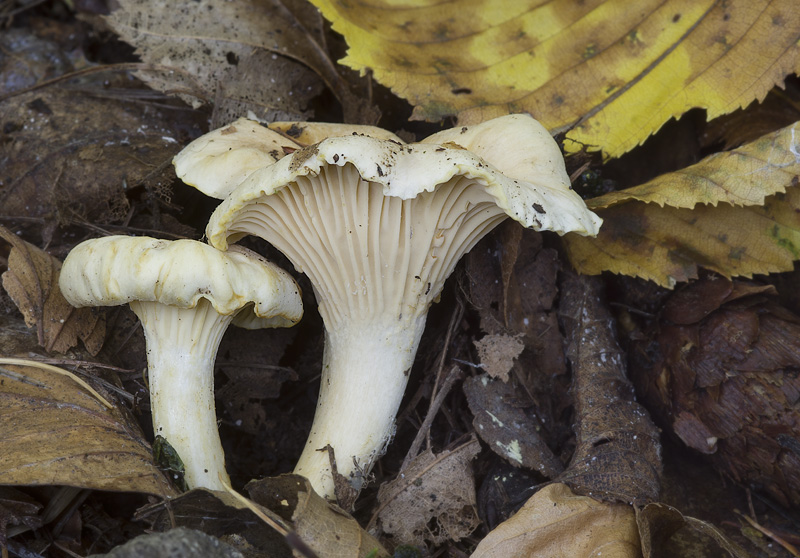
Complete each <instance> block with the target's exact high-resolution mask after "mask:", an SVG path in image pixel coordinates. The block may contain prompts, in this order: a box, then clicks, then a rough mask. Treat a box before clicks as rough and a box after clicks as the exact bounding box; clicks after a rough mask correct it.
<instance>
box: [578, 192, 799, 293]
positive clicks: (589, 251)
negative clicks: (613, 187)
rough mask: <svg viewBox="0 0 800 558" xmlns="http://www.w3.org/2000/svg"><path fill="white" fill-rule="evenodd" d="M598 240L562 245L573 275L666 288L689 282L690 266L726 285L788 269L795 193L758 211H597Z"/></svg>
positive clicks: (794, 249)
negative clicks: (630, 278)
mask: <svg viewBox="0 0 800 558" xmlns="http://www.w3.org/2000/svg"><path fill="white" fill-rule="evenodd" d="M597 214H598V215H600V216H601V217H602V218H603V219H604V221H605V222H604V223H603V227H602V228H601V229H600V234H598V235H597V238H594V239H584V238H583V237H578V235H574V234H569V235H566V236H565V237H564V242H565V246H566V248H567V252H568V254H569V258H570V260H571V261H572V264H573V265H574V266H575V268H576V270H577V271H578V272H580V273H586V274H590V275H597V274H599V273H601V272H603V271H612V272H614V273H621V274H625V275H634V276H636V277H642V278H644V279H650V280H652V281H655V282H656V283H658V284H660V285H662V286H665V287H672V286H674V285H675V283H676V282H679V281H686V280H688V279H690V278H693V277H697V268H698V266H702V267H705V268H707V269H710V270H713V271H716V272H718V273H720V274H722V275H725V276H726V277H731V276H736V275H744V276H746V277H750V276H752V274H754V273H772V272H777V271H788V270H791V269H792V262H793V261H794V260H796V259H800V186H797V185H796V181H795V182H794V185H792V186H791V187H789V188H787V189H786V193H785V194H782V193H779V194H775V195H773V196H770V197H768V198H766V200H765V202H764V205H763V206H745V207H739V206H732V205H728V204H721V205H719V206H717V207H711V206H697V207H695V208H694V209H677V208H672V207H663V208H662V207H659V206H658V205H656V204H652V203H642V202H639V201H631V202H627V203H622V204H619V205H615V206H613V207H609V208H607V209H600V210H598V211H597Z"/></svg>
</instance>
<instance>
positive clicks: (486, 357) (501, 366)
mask: <svg viewBox="0 0 800 558" xmlns="http://www.w3.org/2000/svg"><path fill="white" fill-rule="evenodd" d="M523 335H524V334H521V333H520V334H517V335H504V334H500V335H491V334H490V335H486V336H484V337H482V338H481V339H480V340H478V341H475V342H474V343H475V348H476V349H478V357H479V358H480V359H481V365H482V367H483V369H484V370H486V372H487V373H488V374H489V376H491V377H492V378H498V379H500V380H502V381H504V382H507V381H508V374H509V372H511V368H512V367H513V366H514V359H516V358H517V357H518V356H519V355H520V353H522V351H523V350H524V349H525V344H524V343H523V342H522V340H521V339H520V338H521V337H522V336H523Z"/></svg>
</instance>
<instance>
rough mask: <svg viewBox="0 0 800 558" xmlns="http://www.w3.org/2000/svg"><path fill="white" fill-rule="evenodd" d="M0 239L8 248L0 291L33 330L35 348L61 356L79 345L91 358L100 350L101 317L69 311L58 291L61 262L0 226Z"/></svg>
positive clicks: (90, 312)
mask: <svg viewBox="0 0 800 558" xmlns="http://www.w3.org/2000/svg"><path fill="white" fill-rule="evenodd" d="M0 238H2V239H4V240H5V241H6V242H8V243H9V244H11V246H12V248H11V253H10V254H9V257H8V271H6V272H5V273H3V276H2V282H3V288H4V289H5V290H6V292H7V293H8V295H9V296H10V297H11V300H13V301H14V304H16V305H17V308H19V311H20V312H22V315H23V316H24V317H25V323H26V324H28V326H29V327H36V330H37V334H38V338H39V344H40V345H41V346H42V347H44V348H45V349H46V350H47V351H48V352H50V351H55V352H57V353H64V352H66V351H67V350H68V349H70V348H72V347H74V346H75V345H77V344H78V339H80V340H81V341H83V344H84V345H85V346H86V350H87V351H89V353H90V354H92V355H95V354H97V353H98V352H99V351H100V348H101V347H102V346H103V339H104V338H105V332H106V320H105V314H104V313H102V312H98V311H95V310H94V309H92V308H81V309H77V308H73V307H72V306H71V305H70V304H69V303H68V302H67V301H66V300H65V299H64V296H63V295H62V294H61V291H60V290H59V288H58V275H59V273H60V270H61V262H60V261H58V260H57V259H56V258H54V257H52V256H50V255H49V254H48V253H47V252H45V251H44V250H41V249H40V248H37V247H36V246H34V245H33V244H30V243H28V242H25V241H24V240H22V239H21V238H19V237H18V236H17V235H15V234H14V233H12V232H11V231H10V230H8V229H7V228H5V227H3V226H2V225H0Z"/></svg>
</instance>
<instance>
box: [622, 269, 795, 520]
mask: <svg viewBox="0 0 800 558" xmlns="http://www.w3.org/2000/svg"><path fill="white" fill-rule="evenodd" d="M769 290H770V288H769V287H767V288H765V287H764V286H760V285H753V284H749V283H746V282H742V281H735V282H731V281H728V280H727V279H724V278H720V277H709V278H704V279H702V280H700V281H697V282H695V283H692V284H691V285H689V286H687V287H686V288H684V289H683V290H681V291H679V292H676V293H674V294H673V295H672V296H671V297H670V299H668V301H667V302H666V304H665V305H664V310H663V312H662V318H661V319H660V320H659V321H658V322H657V323H655V324H654V326H653V327H652V328H650V329H649V330H648V331H647V332H646V335H645V336H644V338H643V339H642V340H640V341H638V342H637V343H636V344H635V345H634V347H633V358H632V359H631V363H632V364H631V375H632V377H633V379H634V381H635V382H636V385H637V388H638V391H639V393H640V394H641V395H642V397H643V398H644V399H643V400H644V401H645V402H646V403H647V404H648V406H649V408H650V409H651V410H652V411H653V413H654V416H655V417H656V418H657V419H658V421H659V424H660V425H662V426H663V427H664V428H665V429H666V430H667V431H669V432H672V433H673V434H675V435H676V436H677V437H678V438H680V439H681V441H682V442H683V443H684V444H686V445H687V446H689V447H691V448H692V449H694V450H696V451H698V452H700V453H703V454H705V455H706V459H708V460H709V461H711V463H712V464H713V465H714V467H715V468H716V469H717V470H718V471H720V472H722V473H723V474H725V475H726V476H729V477H731V478H733V479H734V480H735V481H737V482H740V483H743V484H745V485H746V486H757V487H759V488H760V489H762V490H765V491H766V492H768V493H769V494H770V496H771V497H772V498H774V499H776V500H777V501H779V502H781V503H782V504H784V505H786V506H790V505H798V504H800V443H798V441H797V432H798V430H799V429H800V410H798V408H797V398H798V394H799V393H800V379H798V377H797V370H798V368H800V316H797V315H795V314H793V313H791V312H790V311H788V310H787V309H785V308H783V307H781V306H779V305H778V304H777V303H776V301H775V300H774V299H773V298H772V297H768V296H765V294H764V293H765V291H766V292H769ZM771 290H774V289H771Z"/></svg>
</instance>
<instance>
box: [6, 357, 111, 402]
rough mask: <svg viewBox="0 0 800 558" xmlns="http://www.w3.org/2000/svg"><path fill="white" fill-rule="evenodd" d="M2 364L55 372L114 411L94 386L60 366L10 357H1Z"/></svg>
mask: <svg viewBox="0 0 800 558" xmlns="http://www.w3.org/2000/svg"><path fill="white" fill-rule="evenodd" d="M0 364H13V365H16V366H30V367H31V368H38V369H40V370H47V371H49V372H55V373H56V374H60V375H62V376H67V377H68V378H71V379H72V380H73V381H74V382H75V383H77V384H78V385H79V386H81V387H82V388H84V389H85V390H86V391H88V392H89V393H91V394H92V395H94V396H95V397H96V398H97V399H98V401H100V402H101V403H102V404H103V405H105V406H106V407H108V408H109V409H113V408H114V405H112V404H111V403H109V402H108V400H107V399H106V398H105V397H103V396H102V395H100V394H99V393H97V392H96V391H95V390H94V388H93V387H92V386H90V385H89V384H87V383H86V382H84V381H83V380H81V379H80V378H79V377H77V376H76V375H75V374H73V373H72V372H70V371H68V370H64V369H63V368H59V367H58V366H52V365H50V364H45V363H44V362H39V361H37V360H27V359H24V358H10V357H0Z"/></svg>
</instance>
